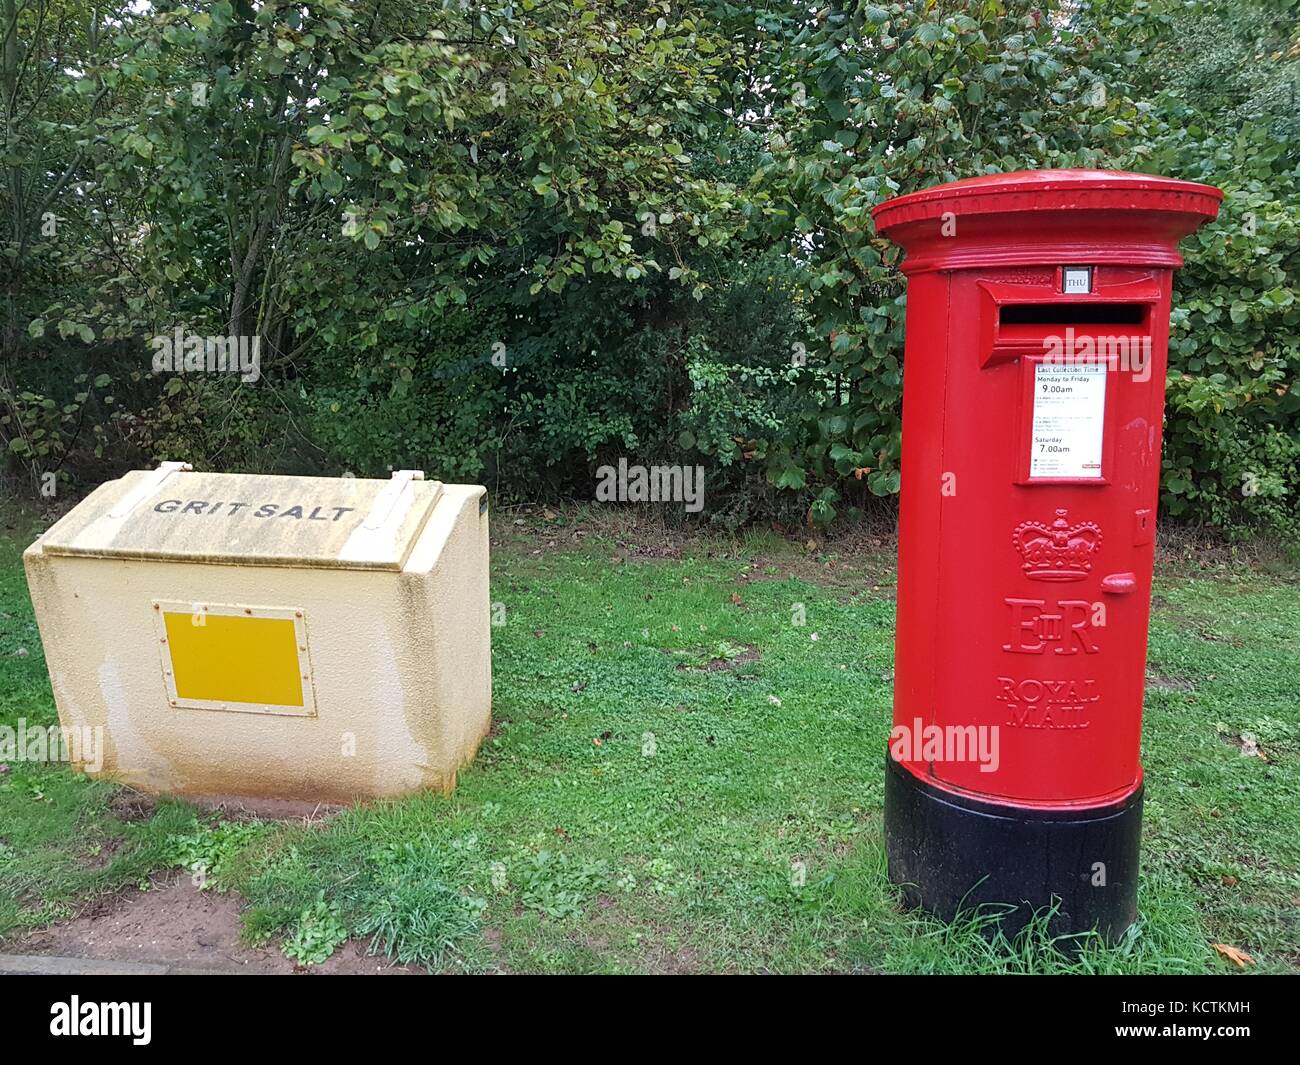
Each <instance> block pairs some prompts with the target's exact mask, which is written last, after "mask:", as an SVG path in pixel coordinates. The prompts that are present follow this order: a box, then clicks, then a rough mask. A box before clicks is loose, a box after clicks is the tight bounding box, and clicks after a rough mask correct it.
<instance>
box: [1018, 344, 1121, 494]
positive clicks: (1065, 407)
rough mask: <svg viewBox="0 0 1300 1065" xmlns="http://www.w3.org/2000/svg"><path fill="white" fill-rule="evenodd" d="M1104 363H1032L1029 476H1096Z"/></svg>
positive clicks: (1102, 414)
mask: <svg viewBox="0 0 1300 1065" xmlns="http://www.w3.org/2000/svg"><path fill="white" fill-rule="evenodd" d="M1105 421H1106V367H1105V365H1103V364H1098V365H1095V366H1061V365H1057V364H1055V363H1044V362H1040V363H1038V364H1036V365H1035V367H1034V420H1033V427H1032V430H1031V433H1030V436H1031V442H1030V452H1029V476H1030V477H1031V478H1033V477H1085V478H1098V479H1099V478H1100V477H1101V447H1102V435H1103V430H1104V426H1105Z"/></svg>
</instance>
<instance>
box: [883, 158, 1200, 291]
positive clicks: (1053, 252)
mask: <svg viewBox="0 0 1300 1065" xmlns="http://www.w3.org/2000/svg"><path fill="white" fill-rule="evenodd" d="M1222 199H1223V192H1222V190H1220V189H1217V188H1215V187H1214V186H1213V185H1201V184H1198V183H1197V182H1194V181H1178V180H1175V179H1173V178H1164V177H1155V176H1153V175H1151V174H1133V173H1128V172H1126V171H1122V170H1022V171H1018V172H1016V173H1011V174H988V175H984V176H983V177H973V178H966V179H964V180H962V181H952V182H949V183H948V184H946V185H936V186H934V187H933V188H929V189H922V190H921V191H919V192H912V193H908V194H907V195H906V196H899V197H896V198H895V199H892V200H887V201H886V202H885V203H882V204H880V205H879V206H878V207H876V208H875V209H874V210H873V211H872V212H871V215H872V218H873V219H874V221H875V223H876V232H877V233H879V234H880V235H881V236H885V237H888V238H889V239H890V240H892V241H894V242H895V243H897V244H900V245H902V247H903V248H904V250H905V251H906V252H907V255H906V258H905V259H904V260H903V272H904V273H906V274H914V273H921V272H923V271H926V270H961V269H968V268H972V267H981V266H1020V265H1026V264H1041V263H1059V262H1090V263H1109V264H1120V265H1141V266H1163V267H1171V268H1172V267H1178V266H1181V265H1182V264H1183V260H1182V257H1181V256H1180V255H1179V254H1178V251H1177V245H1178V242H1179V241H1180V240H1182V238H1183V237H1185V236H1187V235H1188V234H1189V233H1191V232H1193V231H1194V230H1195V229H1196V228H1197V227H1198V226H1200V225H1201V224H1203V223H1204V222H1208V221H1211V220H1213V219H1214V218H1215V217H1217V215H1218V213H1219V203H1220V202H1221V201H1222Z"/></svg>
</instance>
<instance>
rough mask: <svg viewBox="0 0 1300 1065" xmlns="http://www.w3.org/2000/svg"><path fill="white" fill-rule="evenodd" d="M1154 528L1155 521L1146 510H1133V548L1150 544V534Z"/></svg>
mask: <svg viewBox="0 0 1300 1065" xmlns="http://www.w3.org/2000/svg"><path fill="white" fill-rule="evenodd" d="M1154 527H1155V519H1154V517H1153V516H1152V513H1151V511H1150V510H1148V509H1145V508H1144V509H1142V510H1135V511H1134V512H1133V546H1134V547H1141V546H1142V545H1143V544H1149V543H1150V542H1151V536H1152V532H1153V530H1154Z"/></svg>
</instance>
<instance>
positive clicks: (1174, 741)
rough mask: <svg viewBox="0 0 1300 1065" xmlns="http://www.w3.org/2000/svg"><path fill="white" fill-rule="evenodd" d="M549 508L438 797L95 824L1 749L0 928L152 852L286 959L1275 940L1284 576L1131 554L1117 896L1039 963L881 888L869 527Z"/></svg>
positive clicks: (886, 656) (1285, 940) (14, 568)
mask: <svg viewBox="0 0 1300 1065" xmlns="http://www.w3.org/2000/svg"><path fill="white" fill-rule="evenodd" d="M570 519H571V516H561V518H560V520H559V521H558V522H556V523H554V524H551V525H529V526H525V527H523V528H516V527H514V526H512V525H511V524H510V523H509V522H508V521H503V522H501V523H500V527H499V529H498V531H501V529H505V530H506V531H507V532H508V534H509V537H510V538H511V539H512V540H513V541H514V542H512V543H510V544H507V545H505V546H504V547H502V548H500V549H498V550H497V551H496V554H495V557H494V562H493V599H494V600H495V601H498V602H501V603H504V604H505V607H506V624H505V625H504V626H501V627H498V628H496V629H494V631H493V638H494V660H493V661H494V673H495V681H494V685H495V694H494V717H495V728H494V730H493V734H492V736H491V737H490V738H489V739H488V740H487V742H486V743H485V744H484V747H483V749H482V751H481V752H480V754H479V757H478V759H477V760H476V761H475V763H474V765H473V766H471V767H470V768H469V769H468V770H466V771H465V772H464V773H463V774H462V777H461V780H460V785H459V787H458V789H457V791H456V793H455V795H454V796H453V797H452V798H450V799H447V798H443V797H441V796H435V795H426V796H417V797H413V798H410V799H407V800H403V801H400V802H388V803H379V804H373V805H367V806H359V807H354V808H350V809H348V810H346V811H344V812H342V813H340V814H338V815H336V816H334V817H332V818H330V819H329V820H328V821H326V822H324V823H322V824H317V825H314V826H308V827H303V826H289V825H255V826H251V827H250V826H247V825H243V826H238V827H232V826H229V825H225V826H218V827H217V828H215V829H214V828H212V827H211V819H210V818H208V817H204V818H202V819H196V816H195V812H194V811H193V810H192V809H191V808H189V807H187V806H185V805H184V804H180V803H167V804H163V805H161V806H159V807H158V809H157V812H156V813H154V814H153V816H152V817H151V818H150V819H149V820H146V821H142V822H136V823H123V822H122V821H121V820H119V819H118V818H117V817H116V816H115V814H114V808H113V804H114V801H115V798H114V796H115V792H114V789H113V788H112V787H110V786H108V785H105V784H97V783H92V782H89V781H86V780H82V779H80V778H75V777H73V776H72V775H71V774H70V773H68V772H67V771H66V770H64V769H63V768H61V767H58V766H54V767H31V766H29V765H26V764H22V763H20V764H17V765H14V766H12V767H11V768H10V770H9V772H8V773H7V774H5V775H4V776H3V777H0V840H3V843H0V848H3V849H0V855H2V856H0V935H3V934H4V933H5V932H6V931H12V930H15V929H19V928H22V927H28V926H33V925H39V924H41V923H45V922H48V921H51V920H57V919H59V918H61V917H63V916H66V915H67V914H68V913H69V912H71V911H72V910H73V909H74V908H76V907H77V906H79V905H83V904H84V903H85V902H86V901H87V900H88V899H90V898H93V897H94V896H96V895H101V894H105V893H111V892H113V891H116V890H119V889H120V888H122V887H124V886H126V885H130V884H134V883H136V882H138V881H140V880H142V879H144V878H146V877H147V875H148V874H149V873H150V871H151V870H155V869H159V868H163V867H166V866H169V865H177V864H182V865H187V866H197V867H199V868H201V869H203V870H204V871H205V872H206V875H207V876H208V882H209V884H210V885H212V886H215V888H216V889H218V890H233V891H237V892H238V893H239V894H240V895H241V896H242V897H243V899H244V900H245V901H246V904H247V908H246V910H245V926H246V929H247V934H248V936H249V938H250V939H251V940H254V941H260V940H266V939H270V938H275V939H276V940H277V941H279V942H281V943H282V944H283V945H284V947H285V949H286V951H287V952H289V953H290V954H292V955H293V956H295V957H301V958H304V959H308V960H319V958H320V957H322V956H324V954H326V953H328V951H329V949H331V948H332V947H333V946H334V945H335V944H336V943H337V942H339V941H340V939H341V937H342V936H344V935H351V936H353V937H355V938H359V939H362V940H363V941H365V942H367V943H373V945H374V948H375V949H376V950H377V951H381V952H384V953H388V954H390V955H391V956H392V957H394V958H397V959H399V960H402V961H410V962H418V963H423V964H426V965H429V966H431V967H434V968H442V969H462V968H463V969H468V970H470V971H479V970H487V969H506V970H510V971H559V972H633V971H756V970H759V971H764V970H765V971H802V972H810V971H883V972H1006V973H1011V972H1124V973H1135V972H1189V973H1191V972H1202V971H1228V969H1229V968H1230V967H1229V965H1228V964H1227V963H1226V962H1225V961H1223V960H1222V959H1221V958H1219V957H1218V956H1217V955H1216V953H1215V952H1214V950H1213V947H1212V944H1214V943H1229V944H1232V945H1234V946H1237V947H1239V948H1242V949H1244V950H1247V951H1249V952H1250V953H1251V954H1252V955H1253V956H1254V957H1255V959H1256V960H1257V963H1258V964H1257V965H1256V966H1255V967H1254V969H1255V971H1266V972H1286V971H1295V970H1296V969H1297V968H1300V919H1298V918H1297V913H1298V908H1300V872H1298V870H1300V742H1298V740H1300V733H1298V731H1297V726H1298V725H1300V698H1297V695H1296V691H1297V674H1300V636H1298V635H1297V630H1298V629H1300V587H1297V584H1296V576H1295V574H1294V573H1289V572H1284V573H1283V574H1281V575H1279V574H1277V573H1274V574H1260V573H1258V572H1256V571H1252V570H1250V569H1247V568H1245V567H1241V568H1236V569H1233V568H1229V569H1221V570H1219V571H1216V572H1213V573H1207V574H1202V575H1196V574H1186V575H1180V576H1176V577H1175V576H1162V577H1161V578H1160V579H1158V582H1157V585H1158V586H1157V594H1158V596H1159V598H1158V599H1157V607H1156V610H1155V611H1154V615H1153V622H1152V633H1151V669H1152V672H1153V675H1154V677H1155V681H1154V683H1153V686H1152V687H1151V688H1150V689H1149V691H1148V701H1147V711H1146V725H1145V732H1144V762H1145V765H1146V769H1147V774H1148V776H1147V779H1148V792H1147V809H1146V821H1145V825H1144V837H1143V879H1142V883H1141V899H1140V907H1141V913H1142V919H1141V922H1140V924H1139V925H1138V926H1137V927H1136V928H1135V929H1134V930H1133V931H1132V932H1131V933H1130V935H1129V937H1128V938H1127V939H1126V940H1125V941H1124V942H1123V943H1122V944H1120V945H1119V946H1117V947H1114V948H1103V947H1101V946H1099V945H1097V944H1095V943H1084V944H1083V947H1082V951H1081V953H1079V954H1078V956H1077V957H1073V958H1067V956H1066V955H1065V954H1063V953H1062V952H1061V951H1060V950H1059V949H1057V947H1056V946H1053V944H1052V943H1051V942H1050V940H1049V939H1048V938H1047V936H1046V935H1045V933H1044V931H1043V927H1042V925H1041V924H1039V925H1038V926H1036V927H1033V928H1031V929H1030V931H1029V932H1028V934H1026V935H1024V936H1022V937H1020V938H1019V939H1017V941H1016V942H1013V943H1008V942H1006V941H1005V940H1001V939H997V938H994V939H993V940H992V941H990V940H989V939H988V938H987V937H986V936H984V935H982V934H981V933H980V929H979V928H978V927H977V926H978V924H979V921H978V920H973V921H968V922H963V923H961V924H958V925H954V926H948V925H943V924H940V923H938V922H936V921H933V920H930V919H927V918H925V917H924V916H922V915H919V914H915V913H904V912H900V910H899V908H898V905H897V899H896V895H895V893H894V891H893V889H892V888H891V887H890V886H889V885H888V883H887V881H886V878H885V873H884V856H883V844H882V837H881V802H882V797H883V767H882V760H883V752H884V748H885V741H886V737H887V735H888V731H889V718H890V701H891V687H890V678H891V677H892V672H891V671H892V656H893V602H892V598H891V595H892V564H891V560H890V559H889V557H888V556H886V555H880V554H876V555H872V554H860V553H859V552H858V551H857V550H856V549H855V550H852V551H850V550H848V549H847V548H845V549H844V550H843V553H842V554H837V548H836V547H835V545H834V543H832V544H830V545H829V546H828V547H825V548H824V550H825V551H826V552H827V553H826V554H823V555H820V556H813V555H809V554H808V553H807V552H805V551H804V549H803V548H802V547H797V546H792V545H787V544H785V543H784V542H782V541H780V540H777V539H775V538H773V537H771V536H757V537H752V538H750V539H749V540H747V541H743V542H739V543H737V542H732V541H712V540H705V539H700V540H696V541H692V542H689V543H687V544H686V546H685V550H684V552H683V554H682V557H679V558H674V559H671V560H659V559H653V560H646V561H640V560H638V558H637V555H636V554H635V553H634V552H631V553H630V552H629V551H628V550H626V549H625V548H624V547H620V546H618V545H617V544H615V543H614V542H613V540H612V538H607V537H602V536H601V535H599V533H598V531H597V534H596V535H592V536H589V537H588V538H587V539H586V540H584V541H582V546H578V547H572V548H570V549H568V550H557V549H551V548H549V547H547V546H546V545H547V544H548V541H550V540H555V539H561V538H562V542H563V543H570V542H571V541H570V530H569V529H568V528H565V527H564V524H565V522H566V521H568V520H570ZM20 520H21V519H17V518H13V517H10V519H9V524H10V525H11V526H12V525H13V524H14V523H15V522H17V521H20ZM31 531H32V530H31V529H30V528H19V529H16V530H14V531H12V532H11V534H10V535H9V536H8V538H7V539H2V540H0V604H3V605H0V613H3V614H5V615H8V616H7V617H0V723H10V724H12V723H14V720H15V719H16V718H18V717H20V716H25V717H26V718H27V719H28V720H29V721H33V720H34V721H41V722H52V721H53V720H54V712H53V708H52V701H51V697H50V693H49V688H48V682H47V680H46V675H45V669H44V664H43V662H42V659H41V655H40V647H39V640H38V638H37V635H36V631H35V625H34V623H33V621H32V617H31V609H30V605H29V603H28V602H27V598H26V594H25V585H24V580H23V576H22V569H21V562H20V560H19V550H20V547H21V545H22V544H24V543H25V542H26V540H27V539H28V538H29V534H30V532H31ZM623 539H625V540H631V541H632V542H637V538H636V534H635V532H633V533H630V534H625V535H624V537H623ZM538 552H540V553H538ZM629 554H630V555H631V557H630V558H628V557H627V556H628V555H629ZM615 557H616V558H617V559H618V561H612V559H613V558H615ZM736 597H739V602H737V601H736ZM800 605H802V612H803V614H804V615H805V617H806V623H805V624H803V625H796V624H794V623H793V619H794V618H795V617H796V616H797V615H798V614H799V612H800ZM814 637H815V638H814ZM19 646H22V647H25V648H26V649H27V650H28V652H29V653H28V655H27V656H26V657H23V658H19V657H17V656H16V654H15V652H16V651H17V649H18V647H19ZM1243 733H1247V734H1252V735H1253V736H1254V737H1255V739H1256V741H1257V743H1258V746H1259V749H1261V750H1262V751H1263V752H1264V753H1265V755H1266V756H1267V761H1266V760H1265V759H1263V758H1260V757H1248V756H1244V755H1243V753H1242V742H1243V741H1242V740H1241V736H1242V734H1243ZM1248 742H1249V737H1247V743H1248ZM1247 749H1248V750H1249V749H1251V748H1249V746H1247ZM118 794H119V796H120V793H118ZM119 801H120V800H119ZM110 852H111V853H110ZM105 853H110V857H109V858H108V859H107V860H97V859H96V858H95V856H96V855H103V854H105ZM1058 946H1059V945H1058Z"/></svg>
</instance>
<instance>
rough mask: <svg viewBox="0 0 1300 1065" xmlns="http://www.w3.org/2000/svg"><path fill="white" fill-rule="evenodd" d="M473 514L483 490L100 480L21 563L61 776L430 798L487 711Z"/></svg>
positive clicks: (179, 786) (485, 723) (475, 736)
mask: <svg viewBox="0 0 1300 1065" xmlns="http://www.w3.org/2000/svg"><path fill="white" fill-rule="evenodd" d="M487 521H488V519H487V497H486V493H485V490H484V489H483V488H481V487H479V486H476V485H452V484H442V483H440V482H437V481H426V480H424V475H423V474H422V473H419V472H415V471H410V470H403V471H400V472H398V473H395V474H393V477H392V479H391V480H389V481H384V480H362V479H353V478H333V477H273V476H244V475H237V474H220V473H195V472H191V471H190V468H189V467H188V466H185V465H182V464H180V463H164V464H163V465H161V466H160V467H159V468H158V469H156V470H152V471H136V472H132V473H128V474H127V475H126V476H124V477H123V478H121V479H120V480H117V481H111V482H109V483H107V484H104V485H101V486H100V487H99V488H98V489H96V490H95V491H94V492H93V493H92V494H91V495H90V496H88V497H87V498H86V499H85V500H83V501H82V502H81V503H80V504H79V505H78V506H77V507H75V508H74V509H73V510H72V511H70V512H69V513H68V514H67V515H66V516H65V517H63V518H62V519H61V520H60V521H58V522H57V523H56V524H55V525H53V526H52V527H51V528H50V529H49V530H48V531H47V532H46V533H45V534H44V535H42V536H41V537H40V538H39V539H38V540H37V541H36V542H35V543H34V544H33V545H32V546H31V547H30V548H28V549H27V551H26V553H25V555H24V561H25V563H26V568H27V582H28V587H29V588H30V590H31V595H32V602H33V603H34V605H35V608H36V619H37V623H38V624H39V627H40V633H41V640H42V643H43V644H44V647H45V656H46V660H47V662H48V664H49V671H50V681H51V684H52V685H53V688H54V698H55V702H56V703H57V705H58V711H59V721H60V724H61V725H62V726H63V727H64V728H65V729H71V730H76V735H78V736H79V737H81V738H82V742H81V743H79V744H70V745H69V748H70V749H71V750H74V751H76V750H78V749H80V751H81V752H82V753H81V754H80V755H76V756H74V759H76V760H79V761H80V765H78V766H77V767H78V768H81V769H83V770H85V771H87V772H92V773H93V774H94V775H103V776H109V777H112V778H114V779H116V780H120V781H123V782H125V783H127V784H130V785H132V786H134V787H138V788H141V789H143V790H146V791H152V792H166V793H171V794H179V795H239V796H260V797H272V798H292V799H307V800H313V801H316V800H319V801H348V800H353V799H360V798H366V797H373V796H392V795H401V794H405V793H408V792H412V791H416V790H418V789H424V788H438V789H442V790H450V789H451V788H452V786H453V785H454V783H455V779H456V772H457V770H458V769H459V768H460V767H461V766H462V765H464V764H465V763H467V762H468V761H469V760H470V759H471V758H472V757H473V756H474V753H475V751H476V750H477V748H478V745H479V742H480V740H481V739H482V738H483V736H484V735H485V734H486V732H487V730H488V727H489V723H490V717H491V658H490V651H489V633H490V616H489V603H488V531H487V529H488V525H487ZM87 751H95V752H96V756H95V758H94V759H93V761H92V760H91V759H90V758H88V757H87V756H86V752H87ZM101 756H102V757H101Z"/></svg>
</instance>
